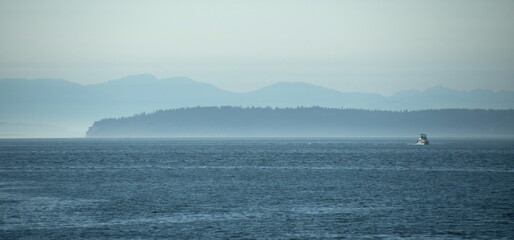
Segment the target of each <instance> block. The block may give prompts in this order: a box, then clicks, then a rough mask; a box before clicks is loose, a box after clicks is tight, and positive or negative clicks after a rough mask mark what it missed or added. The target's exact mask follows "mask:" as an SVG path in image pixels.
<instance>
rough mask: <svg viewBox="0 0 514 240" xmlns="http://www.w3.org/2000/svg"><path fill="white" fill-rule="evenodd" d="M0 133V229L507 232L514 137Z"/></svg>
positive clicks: (128, 235) (186, 235) (232, 233)
mask: <svg viewBox="0 0 514 240" xmlns="http://www.w3.org/2000/svg"><path fill="white" fill-rule="evenodd" d="M431 140H432V143H433V144H432V145H429V146H415V145H409V144H408V143H409V142H412V141H413V139H407V140H402V139H393V140H376V139H375V140H373V139H360V140H359V139H353V140H352V139H207V140H205V139H203V140H201V139H140V140H136V139H110V140H99V139H32V140H27V139H25V140H0V239H340V238H347V239H513V238H514V141H513V140H451V139H446V140H444V139H442V140H437V139H431Z"/></svg>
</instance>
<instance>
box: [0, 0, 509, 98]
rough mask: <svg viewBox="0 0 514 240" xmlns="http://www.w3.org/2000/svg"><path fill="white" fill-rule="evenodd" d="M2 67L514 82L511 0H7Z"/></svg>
mask: <svg viewBox="0 0 514 240" xmlns="http://www.w3.org/2000/svg"><path fill="white" fill-rule="evenodd" d="M0 33H1V37H0V78H10V77H21V78H48V77H51V78H64V79H67V80H70V81H74V82H78V83H82V84H89V83H96V82H104V81H107V80H112V79H116V78H120V77H123V76H126V75H131V74H139V73H150V74H153V75H155V76H157V77H159V78H164V77H173V76H188V77H190V78H193V79H195V80H197V81H201V82H208V83H211V84H213V85H216V86H218V87H221V88H224V89H228V90H235V91H249V90H253V89H257V88H259V87H263V86H266V85H269V84H271V83H275V82H279V81H304V82H309V83H313V84H317V85H322V86H326V87H331V88H335V89H338V90H340V91H345V92H347V91H364V92H378V93H382V94H390V93H392V92H394V91H397V90H403V89H411V88H415V89H424V88H427V87H432V86H435V85H437V84H443V85H445V86H447V87H452V88H457V89H462V90H467V89H473V88H489V89H494V90H500V89H508V90H514V1H512V0H505V1H495V0H481V1H474V0H462V1H458V0H442V1H437V0H427V1H413V0H405V1H394V0H389V1H382V0H375V1H371V0H370V1H365V0H355V1H343V0H333V1H330V0H312V1H302V0H270V1H268V0H258V1H257V0H255V1H249V0H248V1H246V0H232V1H225V0H216V1H196V0H187V1H186V0H184V1H180V0H177V1H173V0H170V1H164V0H163V1H151V0H150V1H132V0H119V1H116V0H108V1H105V0H87V1H82V0H81V1H74V0H62V1H52V0H49V1H39V0H34V1H25V0H13V1H6V0H1V1H0Z"/></svg>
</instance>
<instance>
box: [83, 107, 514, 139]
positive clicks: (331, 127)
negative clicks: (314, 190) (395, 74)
mask: <svg viewBox="0 0 514 240" xmlns="http://www.w3.org/2000/svg"><path fill="white" fill-rule="evenodd" d="M421 132H426V133H429V134H431V135H438V136H472V137H473V136H474V137H480V136H488V137H491V136H502V137H511V136H514V110H480V109H441V110H420V111H379V110H359V109H340V108H322V107H298V108H271V107H268V108H258V107H249V108H243V107H194V108H179V109H170V110H159V111H156V112H153V113H148V114H147V113H142V114H138V115H135V116H132V117H124V118H117V119H114V118H113V119H103V120H100V121H97V122H95V123H94V124H93V126H91V127H90V128H89V130H88V132H87V134H86V137H90V138H136V137H370V136H371V137H388V136H417V134H418V133H421Z"/></svg>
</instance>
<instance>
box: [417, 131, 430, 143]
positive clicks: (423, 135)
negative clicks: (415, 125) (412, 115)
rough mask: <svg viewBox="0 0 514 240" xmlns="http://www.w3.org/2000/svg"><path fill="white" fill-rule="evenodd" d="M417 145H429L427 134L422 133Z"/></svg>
mask: <svg viewBox="0 0 514 240" xmlns="http://www.w3.org/2000/svg"><path fill="white" fill-rule="evenodd" d="M416 144H417V145H428V139H427V135H426V134H424V133H422V134H421V136H420V137H419V138H418V141H417V142H416Z"/></svg>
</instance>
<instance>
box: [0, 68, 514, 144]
mask: <svg viewBox="0 0 514 240" xmlns="http://www.w3.org/2000/svg"><path fill="white" fill-rule="evenodd" d="M196 106H241V107H251V106H254V107H267V106H270V107H297V106H304V107H310V106H321V107H334V108H341V107H342V108H356V109H376V110H395V111H397V110H421V109H442V108H470V109H512V108H514V92H512V91H498V92H494V91H491V90H485V89H477V90H472V91H458V90H454V89H449V88H445V87H443V86H436V87H434V88H430V89H426V90H424V91H419V90H407V91H400V92H397V93H395V94H393V95H391V96H382V95H380V94H372V93H358V92H340V91H337V90H334V89H330V88H326V87H321V86H316V85H312V84H308V83H302V82H279V83H276V84H273V85H270V86H267V87H264V88H262V89H258V90H255V91H251V92H247V93H236V92H231V91H227V90H223V89H219V88H217V87H215V86H213V85H210V84H207V83H202V82H197V81H194V80H192V79H189V78H187V77H173V78H164V79H157V78H156V77H155V76H152V75H150V74H140V75H132V76H128V77H124V78H121V79H117V80H112V81H108V82H105V83H98V84H92V85H81V84H77V83H72V82H69V81H66V80H61V79H1V80H0V112H1V113H2V114H1V115H0V122H4V123H6V124H7V123H20V124H35V125H38V126H44V125H51V126H55V127H59V128H65V129H68V131H72V132H74V133H73V134H72V135H73V136H80V135H83V133H84V132H85V130H86V129H87V127H88V126H90V125H91V123H92V122H94V121H96V120H98V119H103V118H110V117H123V116H131V115H134V114H138V113H143V112H153V111H156V110H159V109H172V108H183V107H196ZM4 129H5V128H4ZM17 129H19V128H17ZM2 131H4V130H2ZM79 132H81V133H82V134H78V133H79ZM0 134H15V135H20V133H19V132H16V133H9V132H3V133H0ZM27 134H28V135H30V133H27ZM27 134H25V136H28V135H27ZM21 135H23V134H21ZM62 136H69V135H62Z"/></svg>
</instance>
